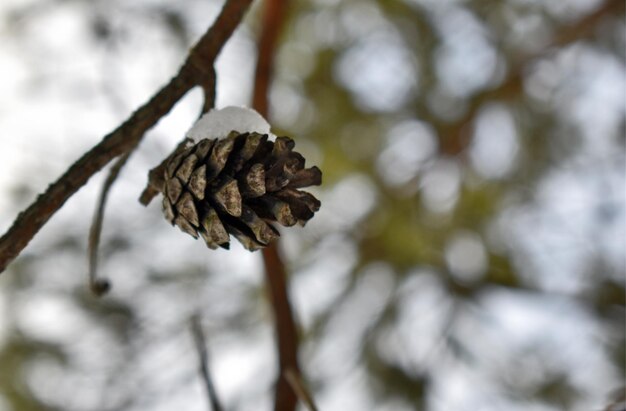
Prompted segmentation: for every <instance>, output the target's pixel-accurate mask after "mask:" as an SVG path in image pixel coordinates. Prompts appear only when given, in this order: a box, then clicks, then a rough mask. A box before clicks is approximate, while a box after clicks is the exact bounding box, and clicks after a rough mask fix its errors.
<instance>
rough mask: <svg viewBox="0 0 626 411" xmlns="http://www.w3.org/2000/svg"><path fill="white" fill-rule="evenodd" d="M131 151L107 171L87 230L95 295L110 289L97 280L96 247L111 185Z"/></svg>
mask: <svg viewBox="0 0 626 411" xmlns="http://www.w3.org/2000/svg"><path fill="white" fill-rule="evenodd" d="M131 154H132V150H131V151H129V152H127V153H126V154H124V155H122V156H121V157H120V158H118V159H117V161H116V162H115V164H113V167H111V169H110V170H109V175H108V176H107V179H106V180H105V181H104V184H103V185H102V191H101V192H100V198H99V199H98V207H97V208H96V212H95V214H94V216H93V221H92V223H91V229H90V230H89V288H90V289H91V291H92V292H93V293H94V294H95V295H97V296H102V295H104V294H106V293H107V292H108V291H109V289H110V288H111V283H110V282H109V281H108V280H106V279H104V278H98V247H99V245H100V235H101V233H102V220H103V219H104V208H105V205H106V201H107V198H108V196H109V191H110V190H111V187H113V183H115V180H117V177H118V176H119V174H120V171H121V170H122V168H123V167H124V165H125V164H126V162H127V161H128V159H129V158H130V155H131Z"/></svg>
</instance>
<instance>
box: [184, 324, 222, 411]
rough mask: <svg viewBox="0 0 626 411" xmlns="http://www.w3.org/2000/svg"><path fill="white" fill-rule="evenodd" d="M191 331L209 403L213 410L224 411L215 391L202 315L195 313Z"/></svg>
mask: <svg viewBox="0 0 626 411" xmlns="http://www.w3.org/2000/svg"><path fill="white" fill-rule="evenodd" d="M191 332H192V334H193V340H194V342H195V344H196V350H197V351H198V359H199V360H200V373H201V375H202V381H203V382H204V387H205V389H206V392H207V396H208V398H209V403H210V404H211V408H212V409H213V411H223V409H224V408H223V407H222V405H221V403H220V401H219V398H218V396H217V392H216V391H215V385H214V384H213V379H212V378H211V372H210V369H209V353H208V351H207V349H206V339H205V337H204V333H203V332H202V325H201V324H200V317H199V316H198V315H194V316H193V317H192V318H191Z"/></svg>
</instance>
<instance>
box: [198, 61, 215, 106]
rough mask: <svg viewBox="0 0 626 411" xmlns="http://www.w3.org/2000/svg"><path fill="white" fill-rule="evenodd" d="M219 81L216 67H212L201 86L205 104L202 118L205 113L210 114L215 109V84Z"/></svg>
mask: <svg viewBox="0 0 626 411" xmlns="http://www.w3.org/2000/svg"><path fill="white" fill-rule="evenodd" d="M216 81H217V74H216V73H215V67H211V70H210V71H209V72H208V73H207V75H206V76H205V78H204V81H203V82H202V83H201V84H200V85H201V86H202V92H203V93H204V104H203V105H202V111H201V112H200V116H201V117H202V115H203V114H204V113H208V112H209V110H211V109H212V108H213V107H215V94H216V92H217V87H215V82H216Z"/></svg>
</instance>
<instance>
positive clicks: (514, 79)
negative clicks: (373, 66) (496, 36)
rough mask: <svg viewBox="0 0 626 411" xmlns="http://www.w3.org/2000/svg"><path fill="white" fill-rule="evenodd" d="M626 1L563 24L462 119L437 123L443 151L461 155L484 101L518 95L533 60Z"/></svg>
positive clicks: (472, 102) (610, 2) (613, 2)
mask: <svg viewBox="0 0 626 411" xmlns="http://www.w3.org/2000/svg"><path fill="white" fill-rule="evenodd" d="M624 5H625V3H624V1H623V0H608V1H606V2H604V3H603V4H602V5H601V6H600V7H598V8H597V9H596V10H595V11H594V12H592V13H590V14H588V15H586V16H585V17H583V18H582V19H580V20H578V21H576V22H574V23H573V24H571V25H567V26H564V27H562V28H561V29H560V30H559V31H558V32H557V33H556V34H555V36H554V38H553V39H552V41H551V42H550V43H549V44H548V45H547V46H546V47H545V48H543V49H542V50H541V51H539V52H538V53H535V54H531V55H529V56H526V57H525V58H522V59H521V61H519V62H518V64H516V65H515V66H514V67H513V68H512V69H511V71H509V73H508V76H507V77H506V78H505V79H504V80H503V81H502V83H500V85H498V86H497V87H495V88H492V89H488V90H484V91H482V92H480V93H477V94H475V95H474V96H473V97H472V98H471V99H470V101H469V102H468V109H467V110H466V112H465V114H464V115H463V116H461V117H460V118H459V119H458V120H456V121H454V122H452V123H447V124H444V123H436V124H435V126H436V128H437V132H438V135H439V136H440V144H441V148H440V149H441V153H443V154H447V155H453V156H454V155H458V154H460V153H461V152H462V151H463V150H464V149H465V148H466V147H467V146H468V145H469V143H470V141H471V138H470V132H471V130H470V125H471V122H472V120H473V119H474V118H475V117H476V115H477V114H478V111H479V110H480V109H481V107H482V106H483V104H484V103H486V102H488V101H494V100H500V99H510V98H512V97H515V96H518V95H519V94H520V93H521V92H522V91H523V85H524V84H523V80H524V73H525V70H526V69H527V66H528V64H529V63H530V62H532V61H535V60H537V59H540V58H543V57H546V56H547V55H548V54H549V53H550V52H552V51H553V50H554V49H555V48H558V47H563V46H565V45H567V44H570V43H573V42H575V41H577V40H580V39H581V38H584V37H585V36H588V35H589V34H590V32H591V31H592V30H593V29H594V28H595V27H596V26H597V24H598V23H599V22H600V21H602V19H604V18H605V17H607V16H610V15H615V14H618V13H623V12H624Z"/></svg>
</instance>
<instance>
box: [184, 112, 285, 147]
mask: <svg viewBox="0 0 626 411" xmlns="http://www.w3.org/2000/svg"><path fill="white" fill-rule="evenodd" d="M233 130H235V131H238V132H240V133H247V132H253V131H254V132H257V133H260V134H269V135H270V137H271V136H273V135H272V134H271V133H270V125H269V123H268V122H267V120H265V118H263V116H262V115H260V114H259V113H258V112H256V110H253V109H251V108H248V107H236V106H229V107H224V108H223V109H220V110H216V109H213V110H211V111H209V112H208V113H206V114H204V115H203V116H202V117H201V118H200V119H199V120H198V121H196V123H195V124H194V125H193V126H192V127H191V129H190V130H189V131H188V132H187V137H189V138H190V139H192V140H194V141H195V142H198V141H200V140H202V139H203V138H218V139H219V138H224V137H226V136H228V134H229V133H230V132H231V131H233Z"/></svg>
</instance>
